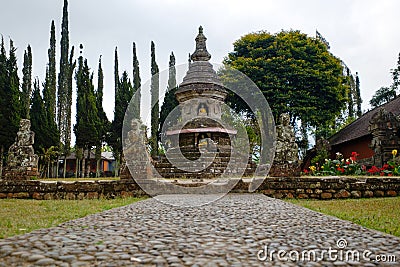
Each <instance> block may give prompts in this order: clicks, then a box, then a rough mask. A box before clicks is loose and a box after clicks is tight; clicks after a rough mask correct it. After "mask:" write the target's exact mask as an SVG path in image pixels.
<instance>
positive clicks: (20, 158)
mask: <svg viewBox="0 0 400 267" xmlns="http://www.w3.org/2000/svg"><path fill="white" fill-rule="evenodd" d="M34 139H35V133H34V132H32V131H31V122H30V120H27V119H21V121H20V126H19V130H18V132H17V137H16V138H15V143H14V144H12V145H11V146H10V148H9V150H8V158H7V165H6V167H5V169H4V179H6V180H29V179H30V178H32V177H35V176H39V172H38V162H39V157H38V155H36V154H35V152H34V149H33V144H34Z"/></svg>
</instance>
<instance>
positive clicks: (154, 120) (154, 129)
mask: <svg viewBox="0 0 400 267" xmlns="http://www.w3.org/2000/svg"><path fill="white" fill-rule="evenodd" d="M158 72H159V70H158V65H157V62H156V52H155V45H154V42H153V41H151V85H150V91H151V92H150V93H151V136H150V147H151V156H152V157H153V158H154V157H156V156H157V155H158V141H157V140H158V137H157V136H158V126H159V125H158V121H159V116H160V114H159V112H160V106H159V96H160V92H159V91H160V89H159V87H160V83H159V79H160V78H159V73H158Z"/></svg>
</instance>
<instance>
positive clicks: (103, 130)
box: [96, 56, 110, 177]
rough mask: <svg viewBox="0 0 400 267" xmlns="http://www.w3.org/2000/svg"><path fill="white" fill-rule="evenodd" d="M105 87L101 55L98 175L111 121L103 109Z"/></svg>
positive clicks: (98, 100) (98, 113)
mask: <svg viewBox="0 0 400 267" xmlns="http://www.w3.org/2000/svg"><path fill="white" fill-rule="evenodd" d="M103 89H104V74H103V68H102V66H101V56H100V58H99V69H98V74H97V91H96V108H97V116H98V119H99V126H98V134H99V136H98V139H97V141H98V143H97V144H96V161H97V166H96V177H99V175H100V170H99V169H100V160H101V148H102V143H103V142H104V141H105V140H106V134H107V132H108V129H109V124H110V122H109V121H108V118H107V115H106V113H105V112H104V109H103Z"/></svg>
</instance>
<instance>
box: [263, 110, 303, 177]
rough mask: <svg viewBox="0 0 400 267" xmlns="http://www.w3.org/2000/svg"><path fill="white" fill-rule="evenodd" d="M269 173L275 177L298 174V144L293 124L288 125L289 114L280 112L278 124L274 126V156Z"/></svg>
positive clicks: (295, 175)
mask: <svg viewBox="0 0 400 267" xmlns="http://www.w3.org/2000/svg"><path fill="white" fill-rule="evenodd" d="M269 175H270V176H275V177H297V176H300V161H299V157H298V146H297V144H296V138H295V136H294V130H293V126H291V125H290V116H289V114H286V113H284V114H281V116H280V117H279V125H278V126H276V149H275V158H274V163H273V165H272V168H271V170H270V172H269Z"/></svg>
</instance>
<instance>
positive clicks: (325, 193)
mask: <svg viewBox="0 0 400 267" xmlns="http://www.w3.org/2000/svg"><path fill="white" fill-rule="evenodd" d="M256 192H258V193H263V194H264V195H267V196H270V197H274V198H312V199H339V198H361V197H363V198H369V197H395V196H400V179H399V178H347V177H323V178H322V177H315V178H266V179H265V180H264V182H263V183H262V184H261V186H260V187H259V188H258V189H257V190H256Z"/></svg>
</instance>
